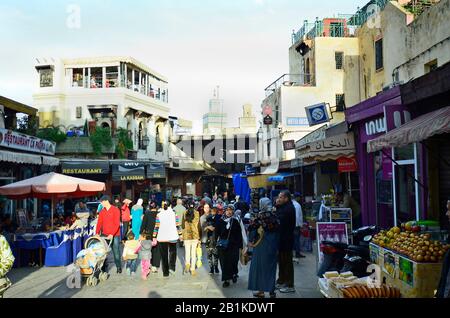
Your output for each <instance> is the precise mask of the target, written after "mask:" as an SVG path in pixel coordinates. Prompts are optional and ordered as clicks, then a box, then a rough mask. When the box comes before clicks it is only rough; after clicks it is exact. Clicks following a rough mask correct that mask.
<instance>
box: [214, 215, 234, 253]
mask: <svg viewBox="0 0 450 318" xmlns="http://www.w3.org/2000/svg"><path fill="white" fill-rule="evenodd" d="M230 222H231V225H230V231H229V232H228V237H227V238H226V239H222V238H221V239H219V240H218V241H217V248H220V249H223V250H226V249H227V248H228V245H229V244H230V235H231V228H232V227H233V220H232V219H231V220H230Z"/></svg>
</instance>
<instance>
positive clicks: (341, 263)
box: [317, 226, 378, 277]
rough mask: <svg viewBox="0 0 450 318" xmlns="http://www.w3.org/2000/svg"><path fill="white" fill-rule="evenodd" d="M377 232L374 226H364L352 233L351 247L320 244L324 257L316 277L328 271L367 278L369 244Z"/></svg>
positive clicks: (326, 243) (329, 243) (334, 243)
mask: <svg viewBox="0 0 450 318" xmlns="http://www.w3.org/2000/svg"><path fill="white" fill-rule="evenodd" d="M377 232H378V228H377V227H376V226H365V227H362V228H359V229H357V230H355V231H353V232H352V237H353V245H347V244H345V243H340V242H330V241H324V242H322V245H323V247H322V251H323V256H324V257H323V262H322V263H321V264H320V266H319V270H318V272H317V276H319V277H322V276H323V274H324V273H326V272H330V271H337V272H348V271H351V272H353V274H354V275H355V276H357V277H363V276H367V272H366V271H367V266H368V265H369V264H370V251H369V243H370V241H371V240H372V236H373V235H375V234H376V233H377Z"/></svg>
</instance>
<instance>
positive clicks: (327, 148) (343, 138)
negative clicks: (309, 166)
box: [309, 133, 355, 156]
mask: <svg viewBox="0 0 450 318" xmlns="http://www.w3.org/2000/svg"><path fill="white" fill-rule="evenodd" d="M353 150H355V139H354V138H353V135H352V134H349V133H347V134H342V135H338V136H335V137H330V138H327V139H324V140H319V141H316V142H314V143H312V144H311V145H310V151H309V154H310V156H315V155H323V153H325V152H326V153H327V154H328V153H329V154H333V153H334V152H342V151H353Z"/></svg>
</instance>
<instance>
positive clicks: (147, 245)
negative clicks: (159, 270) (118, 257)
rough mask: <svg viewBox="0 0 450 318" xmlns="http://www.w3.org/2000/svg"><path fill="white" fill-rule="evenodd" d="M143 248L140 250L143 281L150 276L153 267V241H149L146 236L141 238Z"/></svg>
mask: <svg viewBox="0 0 450 318" xmlns="http://www.w3.org/2000/svg"><path fill="white" fill-rule="evenodd" d="M140 243H141V246H140V250H139V254H140V258H141V277H142V279H143V280H147V277H148V274H150V270H151V269H152V266H151V264H150V260H151V258H152V247H153V246H152V241H151V240H148V239H147V238H146V237H145V236H141V241H140Z"/></svg>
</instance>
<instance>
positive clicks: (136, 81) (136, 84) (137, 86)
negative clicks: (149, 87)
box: [133, 71, 140, 92]
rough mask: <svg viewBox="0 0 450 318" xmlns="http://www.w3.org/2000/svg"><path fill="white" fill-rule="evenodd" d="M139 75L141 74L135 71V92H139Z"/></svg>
mask: <svg viewBox="0 0 450 318" xmlns="http://www.w3.org/2000/svg"><path fill="white" fill-rule="evenodd" d="M139 74H140V72H138V71H134V81H133V84H134V85H133V90H134V91H135V92H139Z"/></svg>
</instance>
